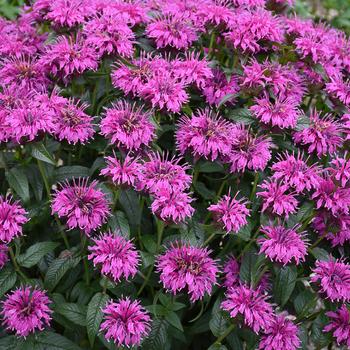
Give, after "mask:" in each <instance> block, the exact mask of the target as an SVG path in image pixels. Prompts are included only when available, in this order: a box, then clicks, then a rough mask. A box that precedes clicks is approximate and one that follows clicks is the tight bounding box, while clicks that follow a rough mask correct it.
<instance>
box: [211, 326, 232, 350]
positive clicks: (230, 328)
mask: <svg viewBox="0 0 350 350" xmlns="http://www.w3.org/2000/svg"><path fill="white" fill-rule="evenodd" d="M235 327H236V325H235V324H231V325H230V327H228V328H227V329H226V330H225V332H224V333H223V334H222V335H221V336H220V337H218V338H217V339H216V341H215V342H214V343H213V344H212V346H213V345H220V344H221V342H222V341H223V340H224V339H225V338H226V337H227V336H228V335H229V334H230V333H231V332H232V331H233V330H234V328H235Z"/></svg>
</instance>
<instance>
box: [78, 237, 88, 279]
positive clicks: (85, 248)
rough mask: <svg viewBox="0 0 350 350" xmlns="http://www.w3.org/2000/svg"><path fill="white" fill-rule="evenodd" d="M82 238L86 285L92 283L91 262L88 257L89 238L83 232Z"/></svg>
mask: <svg viewBox="0 0 350 350" xmlns="http://www.w3.org/2000/svg"><path fill="white" fill-rule="evenodd" d="M80 238H81V246H82V254H83V264H84V270H85V281H86V285H90V272H89V263H88V259H87V238H86V236H85V234H82V235H81V236H80Z"/></svg>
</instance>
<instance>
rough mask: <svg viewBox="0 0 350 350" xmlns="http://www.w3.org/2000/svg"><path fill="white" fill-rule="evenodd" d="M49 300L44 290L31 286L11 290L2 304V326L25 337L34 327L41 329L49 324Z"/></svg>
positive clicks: (32, 331)
mask: <svg viewBox="0 0 350 350" xmlns="http://www.w3.org/2000/svg"><path fill="white" fill-rule="evenodd" d="M50 302H51V301H50V299H49V298H48V297H47V296H46V294H45V292H43V291H41V290H39V289H36V288H33V287H21V288H19V289H17V290H15V291H13V292H12V293H11V294H9V295H7V296H6V299H5V301H4V302H3V304H2V312H1V314H2V317H3V325H4V327H6V329H8V330H11V331H15V332H16V335H17V336H19V337H26V336H28V335H29V334H30V333H34V332H35V330H36V329H38V330H39V331H42V330H43V329H44V328H45V327H46V326H49V325H50V320H51V313H52V310H50V308H49V304H50Z"/></svg>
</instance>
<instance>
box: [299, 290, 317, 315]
mask: <svg viewBox="0 0 350 350" xmlns="http://www.w3.org/2000/svg"><path fill="white" fill-rule="evenodd" d="M316 302H317V299H316V297H315V295H314V294H313V293H312V292H311V291H309V290H303V291H301V292H300V293H299V294H298V295H297V296H296V298H295V299H294V307H295V311H296V312H297V314H298V315H299V316H300V315H303V316H305V315H306V314H307V313H308V312H309V311H312V310H313V309H314V307H315V306H316Z"/></svg>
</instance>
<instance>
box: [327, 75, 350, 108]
mask: <svg viewBox="0 0 350 350" xmlns="http://www.w3.org/2000/svg"><path fill="white" fill-rule="evenodd" d="M330 79H331V81H330V82H329V83H327V84H326V91H327V92H328V93H330V94H332V95H335V96H336V97H337V98H338V99H339V101H341V102H343V103H344V104H345V105H346V106H348V107H350V81H344V80H343V79H342V78H341V77H340V76H338V75H336V76H332V77H330Z"/></svg>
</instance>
